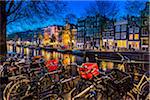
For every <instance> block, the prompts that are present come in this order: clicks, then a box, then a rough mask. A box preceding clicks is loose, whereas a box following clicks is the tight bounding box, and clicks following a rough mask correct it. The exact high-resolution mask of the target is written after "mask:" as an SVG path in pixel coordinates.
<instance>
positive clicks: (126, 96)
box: [122, 92, 136, 100]
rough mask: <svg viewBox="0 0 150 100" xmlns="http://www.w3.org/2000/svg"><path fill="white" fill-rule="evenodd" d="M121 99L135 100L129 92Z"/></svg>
mask: <svg viewBox="0 0 150 100" xmlns="http://www.w3.org/2000/svg"><path fill="white" fill-rule="evenodd" d="M122 99H123V100H136V99H135V97H134V96H133V95H132V94H131V93H129V92H128V93H127V94H126V95H125V96H123V98H122Z"/></svg>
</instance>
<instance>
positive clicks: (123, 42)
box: [116, 40, 127, 48]
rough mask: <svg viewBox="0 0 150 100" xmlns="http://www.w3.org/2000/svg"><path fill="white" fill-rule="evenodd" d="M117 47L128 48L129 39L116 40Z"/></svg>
mask: <svg viewBox="0 0 150 100" xmlns="http://www.w3.org/2000/svg"><path fill="white" fill-rule="evenodd" d="M116 43H117V48H127V40H116Z"/></svg>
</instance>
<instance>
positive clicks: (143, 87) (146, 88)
mask: <svg viewBox="0 0 150 100" xmlns="http://www.w3.org/2000/svg"><path fill="white" fill-rule="evenodd" d="M149 84H150V81H145V82H144V83H143V84H142V85H141V87H140V93H141V95H140V99H142V100H145V99H146V97H147V96H148V95H149Z"/></svg>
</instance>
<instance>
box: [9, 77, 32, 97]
mask: <svg viewBox="0 0 150 100" xmlns="http://www.w3.org/2000/svg"><path fill="white" fill-rule="evenodd" d="M29 82H30V81H29V80H28V79H22V80H19V81H18V82H16V83H15V84H13V85H12V87H11V88H10V90H9V92H8V94H7V100H10V99H11V100H17V99H20V98H21V97H23V96H24V95H26V92H27V89H28V88H29Z"/></svg>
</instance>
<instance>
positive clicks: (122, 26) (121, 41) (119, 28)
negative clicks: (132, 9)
mask: <svg viewBox="0 0 150 100" xmlns="http://www.w3.org/2000/svg"><path fill="white" fill-rule="evenodd" d="M114 27H115V48H117V49H125V48H127V47H128V44H127V43H128V20H124V21H118V22H115V24H114Z"/></svg>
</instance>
